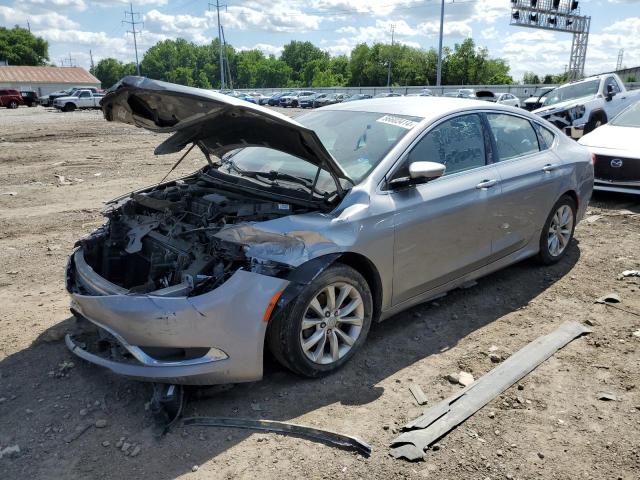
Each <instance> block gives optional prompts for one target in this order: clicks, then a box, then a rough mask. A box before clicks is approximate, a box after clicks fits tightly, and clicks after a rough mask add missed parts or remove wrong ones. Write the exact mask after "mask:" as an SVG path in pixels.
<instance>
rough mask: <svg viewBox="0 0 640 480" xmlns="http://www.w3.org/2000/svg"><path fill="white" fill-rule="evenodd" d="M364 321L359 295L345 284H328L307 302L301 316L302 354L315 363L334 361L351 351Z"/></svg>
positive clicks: (323, 363) (352, 287) (325, 363)
mask: <svg viewBox="0 0 640 480" xmlns="http://www.w3.org/2000/svg"><path fill="white" fill-rule="evenodd" d="M363 322H364V303H363V301H362V296H361V295H360V292H358V290H357V289H356V288H355V287H354V286H353V285H349V284H348V283H345V282H336V283H332V284H330V285H327V286H326V287H324V288H323V289H322V290H320V291H319V292H318V293H317V294H316V295H315V296H314V297H313V299H312V300H311V302H309V305H308V306H307V308H306V310H305V313H304V316H303V317H302V326H301V329H300V345H301V347H302V351H303V353H304V354H305V356H306V357H307V358H308V359H309V360H311V361H312V362H314V363H318V364H322V365H327V364H331V363H334V362H337V361H338V360H340V359H341V358H342V357H344V356H345V355H346V354H347V353H348V352H349V351H350V350H351V349H352V348H353V345H354V344H355V342H356V340H357V339H358V337H360V333H361V332H362V326H363Z"/></svg>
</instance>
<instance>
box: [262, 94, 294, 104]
mask: <svg viewBox="0 0 640 480" xmlns="http://www.w3.org/2000/svg"><path fill="white" fill-rule="evenodd" d="M290 93H292V92H279V93H274V94H273V95H271V97H270V98H269V100H268V101H267V105H271V106H272V107H277V106H278V105H280V98H281V97H283V96H284V95H289V94H290Z"/></svg>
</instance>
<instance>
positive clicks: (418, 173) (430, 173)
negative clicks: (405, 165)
mask: <svg viewBox="0 0 640 480" xmlns="http://www.w3.org/2000/svg"><path fill="white" fill-rule="evenodd" d="M446 168H447V167H446V166H444V165H443V164H442V163H437V162H412V163H411V164H410V165H409V176H410V177H411V178H412V179H413V180H417V179H426V180H432V179H434V178H438V177H441V176H442V175H444V171H445V170H446Z"/></svg>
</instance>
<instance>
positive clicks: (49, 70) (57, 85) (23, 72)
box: [0, 65, 100, 96]
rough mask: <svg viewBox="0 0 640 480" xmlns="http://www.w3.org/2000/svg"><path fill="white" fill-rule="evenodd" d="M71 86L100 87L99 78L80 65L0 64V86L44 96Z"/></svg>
mask: <svg viewBox="0 0 640 480" xmlns="http://www.w3.org/2000/svg"><path fill="white" fill-rule="evenodd" d="M71 87H96V88H100V80H98V79H97V78H96V77H94V76H93V75H91V74H90V73H89V72H87V71H86V70H85V69H84V68H80V67H25V66H20V65H9V66H3V65H0V88H15V89H16V90H33V91H34V92H36V93H37V94H38V96H44V95H48V94H49V93H51V92H55V91H57V90H66V89H67V88H71Z"/></svg>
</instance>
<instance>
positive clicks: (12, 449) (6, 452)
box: [0, 445, 20, 458]
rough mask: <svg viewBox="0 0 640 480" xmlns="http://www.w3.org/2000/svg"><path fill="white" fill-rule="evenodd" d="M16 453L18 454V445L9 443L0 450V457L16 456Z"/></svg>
mask: <svg viewBox="0 0 640 480" xmlns="http://www.w3.org/2000/svg"><path fill="white" fill-rule="evenodd" d="M18 455H20V446H19V445H11V446H9V447H5V448H3V449H2V450H0V458H3V457H8V458H12V457H17V456H18Z"/></svg>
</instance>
